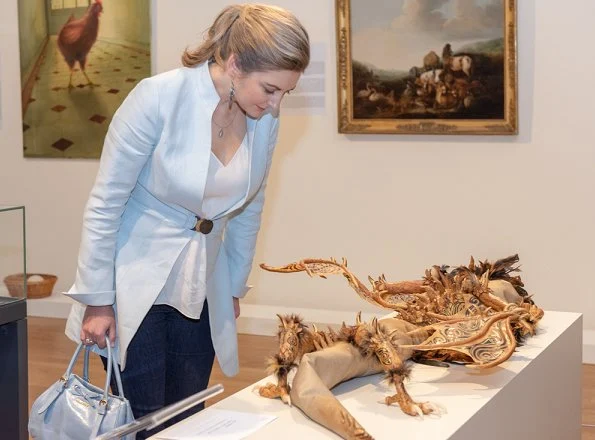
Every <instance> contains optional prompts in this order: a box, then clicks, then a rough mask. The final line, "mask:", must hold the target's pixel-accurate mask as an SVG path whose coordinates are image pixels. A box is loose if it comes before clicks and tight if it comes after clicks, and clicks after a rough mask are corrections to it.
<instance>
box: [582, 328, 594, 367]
mask: <svg viewBox="0 0 595 440" xmlns="http://www.w3.org/2000/svg"><path fill="white" fill-rule="evenodd" d="M583 364H595V330H583Z"/></svg>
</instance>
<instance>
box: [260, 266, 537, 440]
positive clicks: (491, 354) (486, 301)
mask: <svg viewBox="0 0 595 440" xmlns="http://www.w3.org/2000/svg"><path fill="white" fill-rule="evenodd" d="M516 263H518V256H517V255H513V256H511V257H508V258H504V259H502V260H498V261H496V262H494V263H490V262H488V261H485V262H480V263H479V264H476V263H475V261H474V260H473V258H471V261H470V263H469V265H468V266H460V267H456V268H453V269H450V268H449V267H448V266H433V267H432V268H431V269H428V270H426V273H425V276H424V278H423V279H421V280H415V281H403V282H396V283H389V282H387V281H386V279H385V277H384V276H380V277H379V278H378V279H377V280H374V279H372V278H369V280H370V282H371V285H372V289H371V290H369V289H368V288H367V287H366V286H365V285H364V284H363V283H362V282H361V281H360V280H359V279H358V278H357V277H356V276H355V275H354V274H353V273H351V272H350V271H349V270H348V268H347V261H346V260H343V261H342V262H341V263H339V262H337V261H336V260H334V259H330V260H322V259H306V260H302V261H299V262H297V263H291V264H289V265H286V266H282V267H270V266H266V265H261V267H262V268H263V269H265V270H268V271H272V272H281V273H293V272H306V273H307V274H308V275H310V276H315V275H316V276H320V277H322V278H326V276H328V275H333V274H342V275H343V276H345V278H346V279H347V280H348V282H349V284H350V285H351V287H352V288H353V289H355V291H356V292H357V293H358V294H359V295H360V296H361V297H363V298H364V299H366V300H367V301H369V302H371V303H373V304H376V305H379V306H381V307H383V308H386V309H392V310H394V311H395V312H396V317H394V318H385V319H381V320H376V319H374V320H373V321H372V322H371V323H365V322H361V319H360V315H359V314H358V316H357V318H356V322H355V325H352V326H348V325H346V324H345V323H344V324H343V326H342V327H341V329H340V330H339V331H334V330H332V329H329V330H328V331H321V330H318V329H317V328H316V326H313V327H312V329H310V327H309V326H307V325H306V324H304V323H303V322H302V320H301V318H300V317H298V316H296V315H288V316H279V315H278V316H279V320H280V324H279V353H278V354H277V355H275V356H273V357H272V358H271V359H270V360H269V372H270V373H271V374H274V375H275V376H276V377H277V384H267V385H265V386H263V387H262V388H260V390H259V393H260V395H262V396H264V397H269V398H277V397H279V398H281V399H282V400H283V401H284V402H285V403H288V404H292V403H293V404H295V405H296V406H298V407H299V408H300V409H301V410H302V411H304V413H306V414H307V415H308V416H309V417H310V418H312V419H313V420H315V421H316V422H318V423H320V424H321V425H323V426H325V427H327V428H328V429H331V430H332V431H334V432H336V433H337V434H338V435H340V436H342V437H343V438H346V439H370V438H371V437H370V435H369V434H368V433H367V432H366V431H365V429H364V428H363V427H362V426H360V425H359V423H358V422H357V421H356V420H355V419H354V418H353V417H352V416H351V415H350V414H349V412H348V411H347V410H346V409H345V408H344V407H343V406H342V405H341V404H340V403H339V402H338V400H337V399H336V398H335V397H334V396H333V395H332V393H331V392H330V389H332V388H333V387H334V386H335V385H337V384H339V383H341V382H343V381H345V380H348V379H351V378H353V377H357V376H363V375H368V374H374V373H379V372H384V373H385V374H386V377H387V379H388V381H389V382H390V383H391V384H392V385H394V386H395V391H396V394H394V395H392V396H387V397H386V398H385V402H386V404H388V405H390V404H392V403H397V404H398V405H399V407H400V408H401V410H402V411H403V412H404V413H406V414H409V415H411V416H418V415H423V414H430V413H439V412H440V410H439V408H438V407H437V406H436V405H433V404H432V403H430V402H416V401H414V400H413V399H412V398H411V396H409V394H408V393H407V390H406V389H405V386H404V383H403V381H404V380H405V379H406V378H407V376H408V374H409V369H410V367H409V366H408V361H409V360H414V361H417V362H426V363H427V362H429V363H432V362H457V363H463V364H465V365H467V366H468V367H471V368H489V367H493V366H495V365H498V364H500V363H502V362H504V361H505V360H507V359H508V358H509V357H510V356H511V355H512V353H513V352H514V350H515V348H516V346H517V343H518V342H519V341H521V340H522V339H523V338H524V337H526V336H528V335H532V334H534V333H535V328H536V326H537V323H538V322H539V320H540V319H541V318H542V316H543V310H541V309H540V308H539V307H537V306H536V305H535V304H534V303H533V301H532V300H531V298H530V297H529V295H528V294H527V292H526V291H525V289H524V288H523V283H522V281H521V278H520V277H519V276H512V275H511V274H512V273H514V272H517V271H518V267H516V266H515V264H516ZM294 368H297V372H296V375H295V377H294V379H293V383H292V386H291V387H290V385H289V383H288V374H289V372H290V371H291V370H292V369H294Z"/></svg>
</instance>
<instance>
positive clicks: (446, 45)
mask: <svg viewBox="0 0 595 440" xmlns="http://www.w3.org/2000/svg"><path fill="white" fill-rule="evenodd" d="M335 1H336V3H335V7H336V28H337V86H338V115H339V121H338V128H339V132H340V133H346V134H350V133H362V134H372V133H379V134H380V133H383V134H465V135H515V134H518V111H517V107H518V102H517V101H518V96H517V44H516V41H517V40H516V38H517V37H516V4H515V3H516V2H515V1H514V0H489V1H487V0H475V2H471V3H469V2H467V8H462V7H459V6H460V5H459V6H457V4H456V3H455V1H454V0H445V1H442V2H439V7H438V8H434V9H432V7H431V6H430V5H431V3H429V2H427V1H426V0H413V1H408V2H406V1H405V0H395V1H393V2H384V1H383V0H368V1H366V2H362V1H360V0H355V2H353V3H352V2H351V0H335ZM424 2H425V3H424ZM434 5H437V3H434ZM474 7H475V9H469V8H474ZM391 8H392V9H391ZM465 9H466V11H467V12H468V13H469V14H470V16H461V14H462V13H464V12H465ZM391 14H392V15H391ZM424 14H425V15H424ZM457 14H458V15H457ZM500 14H501V15H500ZM471 15H472V17H473V18H474V19H476V20H477V21H476V22H473V20H471ZM388 20H392V21H390V25H389V26H387V22H388ZM416 26H417V28H416ZM482 36H483V39H482ZM451 38H452V40H451ZM386 41H388V42H392V41H397V42H399V44H397V43H395V45H392V43H391V44H384V46H383V43H386ZM440 42H442V43H441V44H440ZM432 43H433V44H434V45H433V46H432V45H431V44H432ZM429 44H430V45H429ZM424 45H425V46H424ZM440 50H442V53H441V54H439V53H440ZM437 52H438V53H437ZM354 55H355V57H354ZM391 55H392V56H391ZM356 58H361V59H356ZM374 61H376V62H377V63H378V64H380V63H382V64H383V65H382V66H381V67H380V68H379V67H377V64H375V63H374ZM393 66H394V68H393ZM373 98H375V99H373Z"/></svg>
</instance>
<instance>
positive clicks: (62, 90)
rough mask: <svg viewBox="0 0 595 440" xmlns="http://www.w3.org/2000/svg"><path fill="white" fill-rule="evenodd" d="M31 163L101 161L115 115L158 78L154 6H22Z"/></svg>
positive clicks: (92, 2) (26, 145)
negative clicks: (138, 88) (154, 72)
mask: <svg viewBox="0 0 595 440" xmlns="http://www.w3.org/2000/svg"><path fill="white" fill-rule="evenodd" d="M18 7H19V49H20V60H21V88H22V110H23V154H24V156H25V157H44V158H88V159H97V158H99V157H100V155H101V151H102V147H103V141H104V138H105V135H106V133H107V129H108V126H109V124H110V122H111V120H112V116H113V114H114V113H115V111H116V109H117V108H118V107H119V106H120V104H121V103H122V101H123V100H124V98H125V97H126V96H127V95H128V93H129V92H130V90H132V88H133V87H134V86H135V85H136V84H138V82H139V81H140V80H142V79H143V78H145V77H147V76H149V75H150V74H151V67H150V66H151V54H150V39H151V24H150V10H149V9H150V2H149V0H127V1H125V2H122V1H118V0H18Z"/></svg>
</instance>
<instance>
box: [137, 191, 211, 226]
mask: <svg viewBox="0 0 595 440" xmlns="http://www.w3.org/2000/svg"><path fill="white" fill-rule="evenodd" d="M131 198H132V199H134V200H135V201H136V202H138V203H140V204H142V205H143V206H145V207H147V208H151V209H153V210H155V211H157V213H159V214H160V215H162V216H164V217H166V218H168V219H170V220H173V221H175V222H176V223H178V224H179V225H180V226H182V227H184V228H189V229H190V230H191V231H196V232H200V233H202V234H205V235H206V234H209V233H210V232H211V231H212V230H213V227H214V222H213V220H209V219H206V218H200V217H199V216H197V215H196V214H195V213H193V212H191V211H189V210H187V209H185V208H182V207H181V206H177V207H176V208H174V207H173V206H172V205H168V204H166V203H164V202H162V201H161V200H159V199H157V198H156V197H155V196H154V195H153V194H151V193H150V192H149V191H147V189H146V188H144V187H143V186H142V185H141V184H137V185H136V187H135V188H134V190H133V191H132V195H131Z"/></svg>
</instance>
